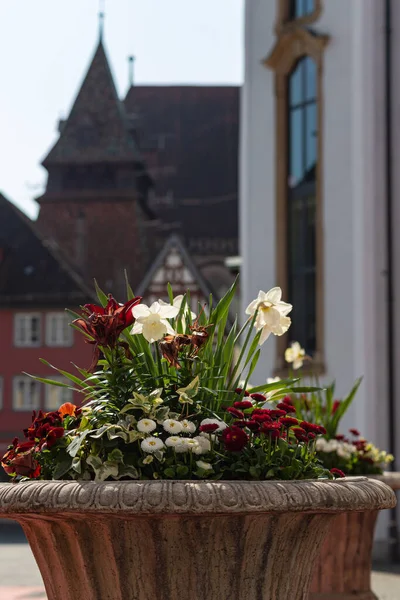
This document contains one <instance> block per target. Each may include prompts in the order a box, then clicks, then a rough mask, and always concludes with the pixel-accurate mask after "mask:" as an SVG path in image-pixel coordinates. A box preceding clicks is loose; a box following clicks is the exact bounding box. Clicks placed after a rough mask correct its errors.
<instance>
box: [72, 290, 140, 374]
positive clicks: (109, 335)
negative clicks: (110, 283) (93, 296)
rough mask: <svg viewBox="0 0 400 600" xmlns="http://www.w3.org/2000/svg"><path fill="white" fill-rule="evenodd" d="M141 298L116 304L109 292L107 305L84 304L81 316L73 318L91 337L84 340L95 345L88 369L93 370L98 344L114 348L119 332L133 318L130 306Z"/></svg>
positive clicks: (98, 356)
mask: <svg viewBox="0 0 400 600" xmlns="http://www.w3.org/2000/svg"><path fill="white" fill-rule="evenodd" d="M141 300H142V298H141V297H140V296H137V297H136V298H132V300H128V302H125V304H118V302H117V301H116V300H115V299H114V298H113V297H112V295H111V294H109V295H108V302H107V305H106V306H105V307H104V308H103V307H102V306H97V305H96V304H85V306H84V307H83V309H82V313H83V314H82V317H81V318H80V319H75V321H73V323H74V324H75V325H77V326H78V327H80V329H81V330H82V331H83V332H84V333H86V334H87V335H88V336H90V338H91V339H89V338H86V342H87V343H88V344H94V346H95V349H94V354H93V360H92V364H91V365H90V368H89V371H93V370H94V369H95V367H96V365H97V363H98V361H99V358H100V349H99V346H102V347H107V348H115V347H116V345H117V343H118V338H119V336H120V335H121V333H122V332H123V331H124V329H126V328H127V327H129V326H130V325H132V324H133V322H134V321H135V318H134V316H133V314H132V308H133V307H134V306H136V305H137V304H139V303H140V302H141Z"/></svg>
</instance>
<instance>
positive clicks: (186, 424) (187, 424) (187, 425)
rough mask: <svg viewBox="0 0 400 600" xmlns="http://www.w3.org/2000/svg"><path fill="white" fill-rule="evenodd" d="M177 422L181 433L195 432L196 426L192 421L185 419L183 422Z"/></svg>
mask: <svg viewBox="0 0 400 600" xmlns="http://www.w3.org/2000/svg"><path fill="white" fill-rule="evenodd" d="M179 422H180V424H181V425H182V431H183V433H194V432H195V431H196V425H195V424H194V423H193V421H188V420H187V419H184V420H183V421H179Z"/></svg>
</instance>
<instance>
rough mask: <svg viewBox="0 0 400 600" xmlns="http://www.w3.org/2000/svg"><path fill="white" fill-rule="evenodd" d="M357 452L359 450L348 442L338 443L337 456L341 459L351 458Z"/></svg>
mask: <svg viewBox="0 0 400 600" xmlns="http://www.w3.org/2000/svg"><path fill="white" fill-rule="evenodd" d="M355 452H357V448H356V447H355V446H353V444H348V443H347V442H338V445H337V448H336V454H337V455H338V456H340V457H341V458H350V457H351V455H352V454H354V453H355Z"/></svg>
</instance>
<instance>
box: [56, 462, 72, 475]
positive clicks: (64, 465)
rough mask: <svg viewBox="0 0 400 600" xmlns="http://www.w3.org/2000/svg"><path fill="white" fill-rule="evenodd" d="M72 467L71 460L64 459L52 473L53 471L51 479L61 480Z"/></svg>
mask: <svg viewBox="0 0 400 600" xmlns="http://www.w3.org/2000/svg"><path fill="white" fill-rule="evenodd" d="M71 466H72V459H71V458H65V459H64V460H62V461H61V462H59V463H57V465H56V467H55V469H54V471H53V479H61V477H62V476H63V475H65V473H67V472H68V471H69V470H70V468H71Z"/></svg>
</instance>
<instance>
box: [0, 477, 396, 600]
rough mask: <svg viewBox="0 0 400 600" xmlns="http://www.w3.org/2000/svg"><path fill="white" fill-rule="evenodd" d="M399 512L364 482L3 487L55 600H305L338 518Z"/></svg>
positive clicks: (388, 494)
mask: <svg viewBox="0 0 400 600" xmlns="http://www.w3.org/2000/svg"><path fill="white" fill-rule="evenodd" d="M394 504H395V499H394V494H393V492H392V490H391V489H390V488H388V487H387V486H386V485H385V484H383V483H382V482H380V481H369V480H367V479H361V478H359V479H357V480H354V479H348V480H339V481H331V482H329V481H303V482H283V481H282V482H281V481H279V482H231V481H230V482H179V481H154V482H145V481H143V482H110V483H94V482H81V483H79V482H60V481H54V482H47V481H43V482H29V483H22V484H17V485H13V484H3V485H1V486H0V516H1V517H5V518H11V519H15V520H17V521H18V522H19V523H20V524H21V525H22V527H23V529H24V531H25V534H26V536H27V538H28V540H29V543H30V545H31V548H32V550H33V553H34V555H35V558H36V560H37V563H38V565H39V568H40V571H41V573H42V576H43V580H44V583H45V586H46V591H47V594H48V600H78V599H79V600H83V599H85V600H155V599H157V600H181V599H182V597H186V598H190V600H233V599H234V600H289V598H290V600H304V598H306V597H307V594H308V589H309V583H310V579H311V576H312V567H313V565H314V563H315V559H316V557H317V555H318V552H319V549H320V544H321V542H322V541H323V537H324V535H325V533H326V532H327V531H328V530H329V528H330V525H331V523H332V521H333V520H334V519H335V517H336V515H337V514H338V513H341V512H343V511H345V512H348V511H352V510H359V511H376V510H378V509H381V508H389V507H390V506H393V505H394Z"/></svg>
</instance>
